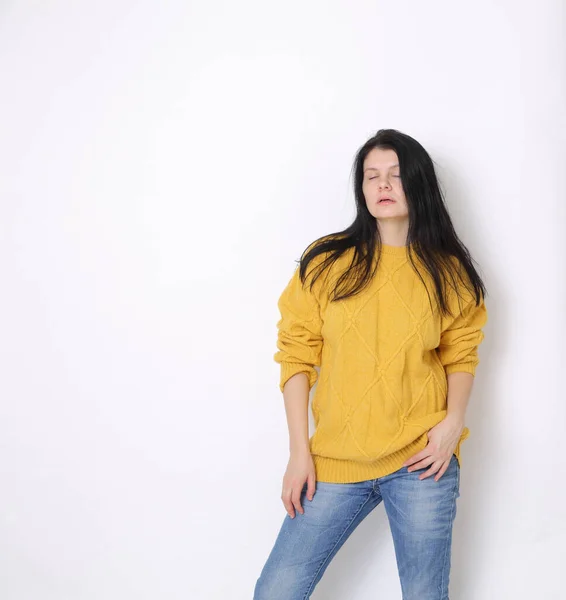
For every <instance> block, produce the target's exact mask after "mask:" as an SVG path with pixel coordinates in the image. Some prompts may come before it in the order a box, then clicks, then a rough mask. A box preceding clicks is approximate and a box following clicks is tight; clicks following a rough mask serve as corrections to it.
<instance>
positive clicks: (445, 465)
mask: <svg viewBox="0 0 566 600" xmlns="http://www.w3.org/2000/svg"><path fill="white" fill-rule="evenodd" d="M449 465H450V461H449V460H447V461H446V462H445V463H444V464H443V465H442V468H441V469H440V471H438V473H437V474H436V477H435V478H434V481H438V480H439V479H440V478H441V477H442V476H443V475H444V473H446V469H447V468H448V466H449Z"/></svg>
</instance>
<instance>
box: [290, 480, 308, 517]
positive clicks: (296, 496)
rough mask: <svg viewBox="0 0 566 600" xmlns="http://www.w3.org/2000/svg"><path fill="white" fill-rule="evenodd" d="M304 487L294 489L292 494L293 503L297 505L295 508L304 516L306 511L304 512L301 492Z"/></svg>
mask: <svg viewBox="0 0 566 600" xmlns="http://www.w3.org/2000/svg"><path fill="white" fill-rule="evenodd" d="M302 487H303V486H300V487H299V486H296V487H295V488H294V489H293V492H292V493H291V501H292V502H293V504H294V505H295V508H296V509H297V510H298V511H299V512H300V513H301V514H303V513H304V512H305V511H304V510H303V507H302V506H301V490H302Z"/></svg>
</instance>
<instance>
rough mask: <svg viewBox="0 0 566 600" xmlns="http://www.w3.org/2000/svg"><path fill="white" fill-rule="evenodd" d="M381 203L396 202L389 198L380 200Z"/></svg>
mask: <svg viewBox="0 0 566 600" xmlns="http://www.w3.org/2000/svg"><path fill="white" fill-rule="evenodd" d="M379 201H380V202H395V200H392V199H391V198H387V197H385V198H380V199H379Z"/></svg>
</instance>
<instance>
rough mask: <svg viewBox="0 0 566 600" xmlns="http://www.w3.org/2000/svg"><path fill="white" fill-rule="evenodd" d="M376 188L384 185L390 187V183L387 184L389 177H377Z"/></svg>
mask: <svg viewBox="0 0 566 600" xmlns="http://www.w3.org/2000/svg"><path fill="white" fill-rule="evenodd" d="M377 186H378V188H379V189H380V190H381V189H383V188H384V187H387V188H391V185H390V184H389V179H386V178H383V179H381V178H380V179H379V181H378V183H377Z"/></svg>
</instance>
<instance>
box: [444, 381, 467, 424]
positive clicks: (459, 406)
mask: <svg viewBox="0 0 566 600" xmlns="http://www.w3.org/2000/svg"><path fill="white" fill-rule="evenodd" d="M447 381H448V394H447V398H446V404H447V408H446V413H447V414H446V416H447V417H450V418H451V419H454V420H456V421H458V422H460V423H462V425H463V424H464V422H465V417H466V409H467V407H468V402H469V399H470V395H471V393H472V387H473V383H474V376H473V375H472V374H471V373H465V372H463V371H462V372H460V371H456V372H454V373H450V374H449V375H448V376H447Z"/></svg>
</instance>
